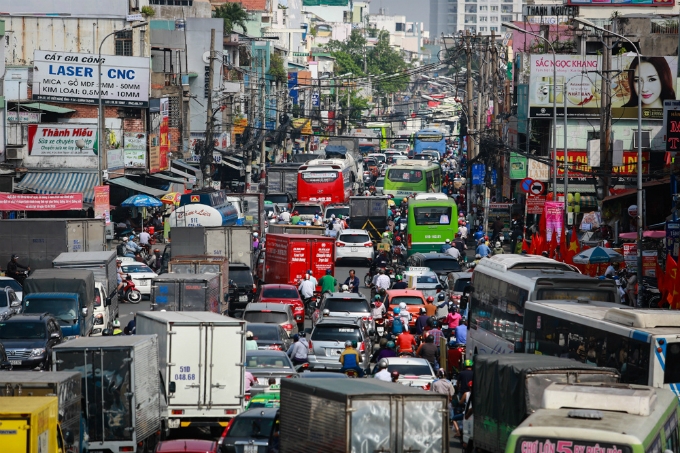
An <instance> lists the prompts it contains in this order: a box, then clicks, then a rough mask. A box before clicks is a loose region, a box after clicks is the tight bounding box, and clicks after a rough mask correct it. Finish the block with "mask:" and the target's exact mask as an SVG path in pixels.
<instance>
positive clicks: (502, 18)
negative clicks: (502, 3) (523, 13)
mask: <svg viewBox="0 0 680 453" xmlns="http://www.w3.org/2000/svg"><path fill="white" fill-rule="evenodd" d="M501 21H503V22H512V16H501Z"/></svg>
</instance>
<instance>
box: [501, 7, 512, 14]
mask: <svg viewBox="0 0 680 453" xmlns="http://www.w3.org/2000/svg"><path fill="white" fill-rule="evenodd" d="M501 12H502V13H511V12H512V5H501Z"/></svg>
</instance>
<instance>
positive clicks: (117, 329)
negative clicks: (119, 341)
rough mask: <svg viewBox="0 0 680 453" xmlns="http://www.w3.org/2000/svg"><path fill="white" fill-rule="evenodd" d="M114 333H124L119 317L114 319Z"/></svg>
mask: <svg viewBox="0 0 680 453" xmlns="http://www.w3.org/2000/svg"><path fill="white" fill-rule="evenodd" d="M113 334H114V335H122V334H123V331H122V330H121V328H120V321H119V320H117V319H114V320H113Z"/></svg>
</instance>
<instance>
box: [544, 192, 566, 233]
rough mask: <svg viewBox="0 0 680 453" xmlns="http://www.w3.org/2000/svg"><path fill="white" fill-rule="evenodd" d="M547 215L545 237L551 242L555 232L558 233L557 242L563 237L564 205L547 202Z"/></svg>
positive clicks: (545, 208)
mask: <svg viewBox="0 0 680 453" xmlns="http://www.w3.org/2000/svg"><path fill="white" fill-rule="evenodd" d="M543 214H544V215H545V237H546V240H547V241H549V240H550V239H551V238H552V234H553V231H555V232H557V242H559V241H560V237H561V236H562V228H564V203H563V202H561V201H546V202H545V206H544V208H543Z"/></svg>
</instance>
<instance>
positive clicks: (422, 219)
mask: <svg viewBox="0 0 680 453" xmlns="http://www.w3.org/2000/svg"><path fill="white" fill-rule="evenodd" d="M413 214H414V217H415V221H416V225H449V224H450V223H451V207H450V206H427V207H421V208H414V209H413Z"/></svg>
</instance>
